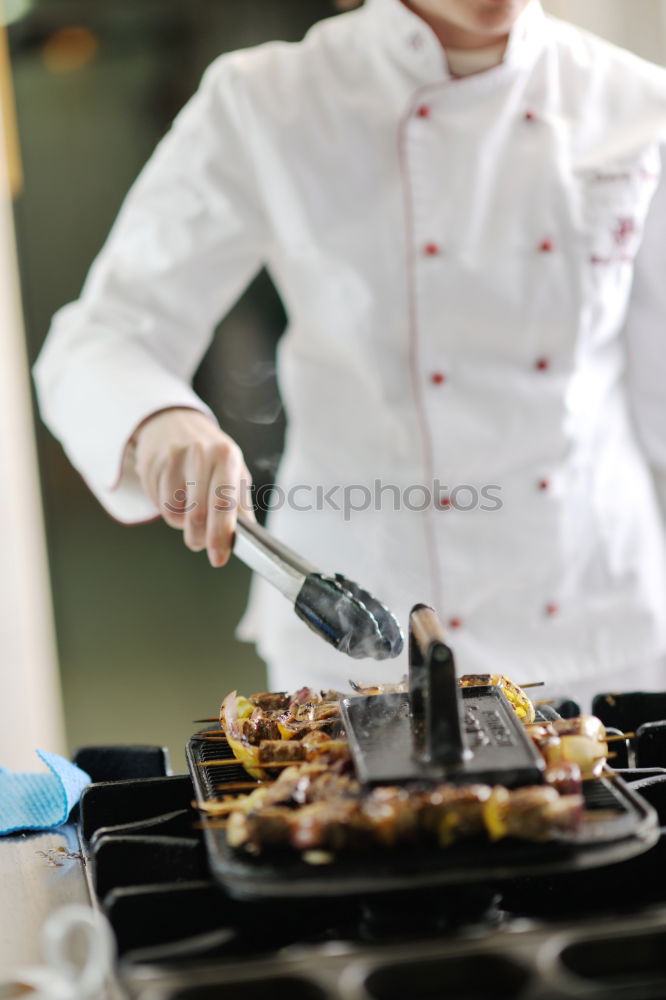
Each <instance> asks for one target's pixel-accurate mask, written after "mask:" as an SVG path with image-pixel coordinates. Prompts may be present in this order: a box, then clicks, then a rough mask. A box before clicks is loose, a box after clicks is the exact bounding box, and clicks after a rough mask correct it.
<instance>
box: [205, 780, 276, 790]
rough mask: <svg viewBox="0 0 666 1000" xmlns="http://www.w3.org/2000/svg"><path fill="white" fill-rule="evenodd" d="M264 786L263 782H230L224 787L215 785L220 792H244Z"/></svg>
mask: <svg viewBox="0 0 666 1000" xmlns="http://www.w3.org/2000/svg"><path fill="white" fill-rule="evenodd" d="M263 784H265V782H263V781H230V782H228V783H227V784H226V785H217V786H216V787H217V789H218V791H221V792H245V791H247V790H248V789H252V788H260V787H261V785H263Z"/></svg>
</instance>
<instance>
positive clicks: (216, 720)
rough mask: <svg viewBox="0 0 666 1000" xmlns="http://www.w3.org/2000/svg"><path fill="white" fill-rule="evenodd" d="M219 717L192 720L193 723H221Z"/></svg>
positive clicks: (212, 716)
mask: <svg viewBox="0 0 666 1000" xmlns="http://www.w3.org/2000/svg"><path fill="white" fill-rule="evenodd" d="M219 721H220V717H219V715H211V716H210V717H209V718H208V719H192V722H219Z"/></svg>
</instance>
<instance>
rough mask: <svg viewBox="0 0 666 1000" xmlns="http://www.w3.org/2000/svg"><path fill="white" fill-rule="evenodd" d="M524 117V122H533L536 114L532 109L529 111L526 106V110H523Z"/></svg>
mask: <svg viewBox="0 0 666 1000" xmlns="http://www.w3.org/2000/svg"><path fill="white" fill-rule="evenodd" d="M524 118H525V121H526V122H533V121H535V120H536V115H535V113H534V112H533V111H531V110H530V109H529V108H528V110H527V111H526V112H525V115H524Z"/></svg>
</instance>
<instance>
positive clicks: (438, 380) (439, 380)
mask: <svg viewBox="0 0 666 1000" xmlns="http://www.w3.org/2000/svg"><path fill="white" fill-rule="evenodd" d="M430 381H431V382H432V384H433V385H443V384H444V382H446V375H445V374H444V372H433V373H432V375H431V376H430Z"/></svg>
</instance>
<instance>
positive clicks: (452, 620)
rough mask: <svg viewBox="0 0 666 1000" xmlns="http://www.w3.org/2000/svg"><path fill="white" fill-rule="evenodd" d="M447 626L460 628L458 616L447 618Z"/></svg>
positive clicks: (460, 623)
mask: <svg viewBox="0 0 666 1000" xmlns="http://www.w3.org/2000/svg"><path fill="white" fill-rule="evenodd" d="M448 626H449V628H461V627H462V621H461V620H460V618H449V621H448Z"/></svg>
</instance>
